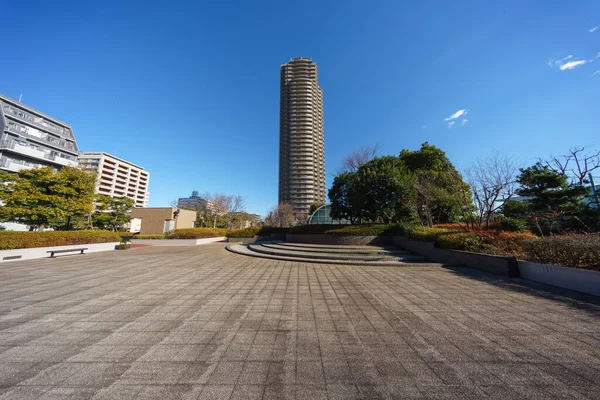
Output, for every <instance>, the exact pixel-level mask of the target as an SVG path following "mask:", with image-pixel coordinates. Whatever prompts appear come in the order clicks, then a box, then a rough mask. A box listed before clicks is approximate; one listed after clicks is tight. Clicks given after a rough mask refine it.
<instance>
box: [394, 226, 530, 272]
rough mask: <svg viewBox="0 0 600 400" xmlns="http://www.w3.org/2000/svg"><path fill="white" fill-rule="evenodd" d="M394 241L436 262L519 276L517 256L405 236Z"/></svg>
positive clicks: (395, 238)
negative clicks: (454, 247)
mask: <svg viewBox="0 0 600 400" xmlns="http://www.w3.org/2000/svg"><path fill="white" fill-rule="evenodd" d="M392 242H393V244H394V245H396V246H399V247H402V248H404V249H406V250H409V251H412V252H414V253H417V254H420V255H422V256H425V257H427V258H429V259H430V260H432V261H435V262H439V263H444V264H452V265H466V266H468V267H471V268H476V269H479V270H482V271H486V272H491V273H493V274H497V275H504V276H510V277H513V278H518V277H519V263H518V261H517V259H516V258H515V257H504V256H494V255H490V254H479V253H471V252H468V251H460V250H448V249H438V248H437V247H435V245H434V243H433V242H421V241H418V240H410V239H409V238H407V237H403V236H394V237H393V239H392Z"/></svg>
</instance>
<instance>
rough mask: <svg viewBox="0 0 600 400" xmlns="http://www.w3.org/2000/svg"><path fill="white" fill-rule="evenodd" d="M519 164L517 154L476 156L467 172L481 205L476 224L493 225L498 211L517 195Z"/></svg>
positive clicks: (486, 226)
mask: <svg viewBox="0 0 600 400" xmlns="http://www.w3.org/2000/svg"><path fill="white" fill-rule="evenodd" d="M518 171H519V167H518V165H517V161H516V160H515V159H513V158H510V157H507V156H504V155H500V154H494V155H493V156H491V157H490V158H487V159H484V160H480V159H478V160H476V161H475V163H474V164H473V165H472V166H471V168H469V169H468V170H467V172H466V174H465V175H466V177H467V181H468V183H469V185H470V187H471V191H472V193H473V200H474V202H475V206H476V207H477V217H476V225H477V227H478V228H481V227H482V226H483V225H484V224H485V229H489V227H490V221H491V219H492V216H493V215H494V213H496V212H498V211H500V210H502V209H503V207H504V205H505V204H506V203H507V202H508V201H509V200H510V199H511V198H512V197H513V196H514V195H515V193H516V190H517V187H518V182H517V174H518Z"/></svg>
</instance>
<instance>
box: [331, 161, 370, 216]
mask: <svg viewBox="0 0 600 400" xmlns="http://www.w3.org/2000/svg"><path fill="white" fill-rule="evenodd" d="M328 196H329V200H330V201H331V211H330V215H331V218H333V219H338V220H340V219H346V220H348V221H350V223H351V224H354V223H359V224H360V223H361V220H362V209H363V205H364V193H360V192H359V191H358V173H357V172H344V173H342V174H340V175H338V176H336V177H335V178H334V179H333V184H332V185H331V189H329V192H328Z"/></svg>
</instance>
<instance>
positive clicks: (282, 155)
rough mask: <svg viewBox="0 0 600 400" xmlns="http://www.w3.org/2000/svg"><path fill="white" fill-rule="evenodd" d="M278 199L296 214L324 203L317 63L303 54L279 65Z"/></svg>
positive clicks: (323, 145) (321, 117)
mask: <svg viewBox="0 0 600 400" xmlns="http://www.w3.org/2000/svg"><path fill="white" fill-rule="evenodd" d="M279 203H290V204H292V205H293V206H294V211H295V212H296V213H298V214H308V211H309V208H310V206H311V204H314V203H325V137H324V134H323V98H322V91H321V88H320V87H319V80H318V68H317V64H315V63H314V62H313V61H312V60H311V59H307V58H295V59H293V60H291V61H290V62H288V63H287V64H283V65H282V66H281V103H280V115H279Z"/></svg>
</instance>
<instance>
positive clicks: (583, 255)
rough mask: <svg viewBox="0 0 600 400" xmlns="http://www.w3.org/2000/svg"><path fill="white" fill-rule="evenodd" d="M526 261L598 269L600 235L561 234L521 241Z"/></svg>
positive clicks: (599, 264) (599, 267) (599, 262)
mask: <svg viewBox="0 0 600 400" xmlns="http://www.w3.org/2000/svg"><path fill="white" fill-rule="evenodd" d="M523 249H524V251H525V254H526V259H527V260H528V261H534V262H539V263H542V264H557V265H564V266H566V267H574V268H585V269H593V270H596V271H600V235H597V234H596V235H561V236H550V237H545V238H541V239H539V240H528V241H525V242H524V243H523Z"/></svg>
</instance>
